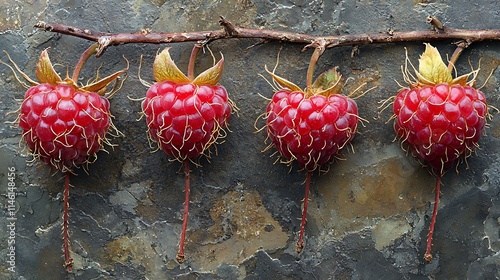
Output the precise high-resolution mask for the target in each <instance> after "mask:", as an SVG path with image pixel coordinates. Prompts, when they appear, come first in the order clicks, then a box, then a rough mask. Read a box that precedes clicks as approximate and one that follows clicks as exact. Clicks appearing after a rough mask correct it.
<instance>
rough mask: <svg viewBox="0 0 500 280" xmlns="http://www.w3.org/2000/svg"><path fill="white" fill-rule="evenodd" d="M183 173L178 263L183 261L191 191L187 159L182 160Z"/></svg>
mask: <svg viewBox="0 0 500 280" xmlns="http://www.w3.org/2000/svg"><path fill="white" fill-rule="evenodd" d="M184 173H185V175H186V185H185V192H186V197H185V200H184V218H183V222H182V231H181V241H180V243H179V252H177V256H176V259H177V262H178V263H183V262H184V258H185V255H184V241H185V239H186V229H187V223H188V213H189V194H190V192H191V190H190V187H189V181H190V175H189V173H190V171H189V161H188V160H185V161H184Z"/></svg>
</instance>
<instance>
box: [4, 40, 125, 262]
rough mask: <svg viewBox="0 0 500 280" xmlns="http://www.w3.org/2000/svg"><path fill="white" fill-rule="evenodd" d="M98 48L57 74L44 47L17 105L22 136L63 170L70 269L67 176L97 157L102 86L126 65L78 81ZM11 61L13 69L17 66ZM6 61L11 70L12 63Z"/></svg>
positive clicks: (104, 124)
mask: <svg viewBox="0 0 500 280" xmlns="http://www.w3.org/2000/svg"><path fill="white" fill-rule="evenodd" d="M97 48H98V45H97V44H94V45H92V46H91V47H90V48H89V49H87V51H85V52H84V53H83V54H82V56H81V58H80V60H79V61H78V63H77V65H76V67H75V71H74V73H73V76H72V77H71V78H69V77H67V78H66V79H64V80H63V79H61V77H60V76H59V74H57V72H56V71H55V70H54V67H53V66H52V63H51V62H50V59H49V55H48V52H47V50H44V51H43V52H42V54H41V55H40V59H39V60H38V63H37V65H36V77H37V80H38V82H37V81H34V80H31V79H30V78H29V77H28V76H27V75H26V74H24V73H23V72H21V75H22V77H23V78H25V79H26V80H27V81H28V82H29V83H30V84H32V87H30V88H29V89H28V90H27V91H26V93H25V95H24V100H23V102H22V104H21V108H20V109H19V117H18V120H19V126H20V127H21V129H22V130H23V135H22V138H23V139H24V141H25V142H26V145H27V146H28V148H29V151H30V152H31V154H33V156H34V157H35V158H40V159H41V160H42V161H43V162H45V163H46V164H47V165H49V166H50V167H52V168H55V169H57V170H61V171H62V172H63V173H65V181H64V191H63V203H64V210H63V230H62V235H63V248H64V258H65V263H64V265H65V267H66V268H67V269H68V271H71V270H72V266H73V259H72V258H71V257H70V253H69V251H70V250H69V222H68V209H69V203H68V198H69V175H70V173H72V170H73V167H78V166H79V165H81V164H83V163H89V162H90V161H89V160H90V157H92V156H94V157H95V154H96V153H97V151H99V150H100V149H102V148H103V147H102V146H103V143H105V142H106V133H107V131H108V128H109V127H110V126H112V123H111V118H110V116H111V114H110V111H109V101H108V99H107V98H105V97H103V96H102V95H104V92H103V91H104V89H105V87H106V86H107V85H108V84H109V83H111V82H112V81H113V80H115V79H116V78H118V76H119V75H120V74H122V73H124V72H125V71H126V70H127V69H125V70H121V71H118V72H116V73H114V74H112V75H110V76H108V77H106V78H104V79H102V80H97V81H95V82H94V83H91V84H89V85H86V86H79V85H77V81H78V75H79V72H80V69H81V68H82V67H83V64H84V63H85V61H87V59H88V58H89V57H90V56H91V55H92V54H95V53H96V52H97ZM9 59H10V57H9ZM0 62H1V63H3V62H2V61H0ZM11 62H12V63H13V64H14V66H15V69H19V67H17V65H16V64H15V63H14V62H13V61H12V60H11ZM4 64H5V63H4ZM6 65H7V64H6ZM7 66H8V67H10V68H11V69H12V70H14V68H12V66H10V65H7ZM19 72H20V71H19ZM16 77H17V76H16ZM98 93H99V94H98ZM113 93H114V92H111V93H110V95H111V94H113Z"/></svg>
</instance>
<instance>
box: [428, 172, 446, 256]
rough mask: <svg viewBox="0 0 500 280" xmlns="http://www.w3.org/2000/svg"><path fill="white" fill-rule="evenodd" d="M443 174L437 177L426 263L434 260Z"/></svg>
mask: <svg viewBox="0 0 500 280" xmlns="http://www.w3.org/2000/svg"><path fill="white" fill-rule="evenodd" d="M441 176H442V175H441V174H439V175H438V176H437V180H436V189H435V190H434V191H435V194H434V209H433V211H432V218H431V225H430V227H429V234H428V235H427V250H426V251H425V255H424V259H425V261H426V262H428V263H429V262H430V261H431V260H432V254H431V247H432V235H433V234H434V225H435V224H436V217H437V212H438V205H439V194H440V189H441Z"/></svg>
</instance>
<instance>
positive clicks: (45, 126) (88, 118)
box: [19, 84, 111, 171]
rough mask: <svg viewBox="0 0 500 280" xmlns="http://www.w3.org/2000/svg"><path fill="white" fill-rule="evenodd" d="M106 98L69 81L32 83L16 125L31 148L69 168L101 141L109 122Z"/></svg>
mask: <svg viewBox="0 0 500 280" xmlns="http://www.w3.org/2000/svg"><path fill="white" fill-rule="evenodd" d="M110 115H111V114H110V111H109V101H108V100H107V99H106V98H104V97H102V96H99V95H98V94H97V93H94V92H87V91H82V90H79V89H77V88H75V87H74V86H72V85H69V84H58V85H55V86H54V85H50V84H39V85H37V86H34V87H31V88H30V89H29V90H28V91H27V92H26V95H25V98H24V101H23V103H22V105H21V113H20V116H19V126H20V127H21V128H22V129H23V138H24V140H25V141H26V144H27V145H28V147H29V149H30V150H31V152H32V153H33V154H34V155H35V156H36V157H40V159H41V160H43V161H44V162H45V163H47V164H48V165H50V166H51V167H53V168H55V169H59V170H62V171H70V170H71V169H72V168H73V166H77V165H80V164H82V163H84V162H87V160H88V158H89V156H93V155H94V154H95V153H96V152H97V151H99V150H100V149H101V147H102V145H103V139H105V137H106V132H107V131H108V128H109V126H110V124H111V119H110Z"/></svg>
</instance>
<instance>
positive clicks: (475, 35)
mask: <svg viewBox="0 0 500 280" xmlns="http://www.w3.org/2000/svg"><path fill="white" fill-rule="evenodd" d="M219 23H220V25H221V26H222V27H223V29H222V30H213V31H197V32H177V33H173V32H172V33H171V32H159V33H155V32H151V31H150V30H149V29H143V30H141V31H140V32H136V33H116V34H113V33H104V32H97V31H93V30H89V29H82V28H79V27H74V26H68V25H63V24H58V23H50V22H49V23H48V22H43V21H40V22H38V23H37V24H35V27H37V28H39V29H42V30H45V31H51V32H56V33H60V34H65V35H70V36H75V37H80V38H83V39H87V40H90V41H95V42H98V43H99V49H98V52H97V54H96V56H99V55H101V54H102V52H103V51H104V50H105V49H106V48H107V47H108V46H113V45H121V44H130V43H151V44H162V43H180V42H189V41H195V42H198V43H201V44H207V43H208V42H211V41H215V40H219V39H229V38H258V39H261V40H263V41H264V42H267V41H281V42H290V43H300V44H307V45H308V46H306V48H307V47H310V46H314V43H315V42H322V45H323V44H324V46H325V48H334V47H337V46H348V45H364V44H375V43H396V42H411V41H431V40H446V39H448V40H463V41H467V42H468V43H473V42H479V41H484V40H500V29H490V30H466V29H454V28H449V27H445V26H443V25H442V23H441V22H440V21H439V20H438V19H437V18H435V17H431V16H429V17H428V18H427V23H429V24H431V25H432V26H433V27H435V29H436V30H426V31H403V32H392V31H391V32H386V33H364V34H346V35H335V36H314V35H309V34H300V33H294V32H287V31H278V30H267V29H252V28H242V27H236V26H234V25H233V24H232V23H231V22H230V21H228V20H226V19H225V18H223V17H220V19H219Z"/></svg>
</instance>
